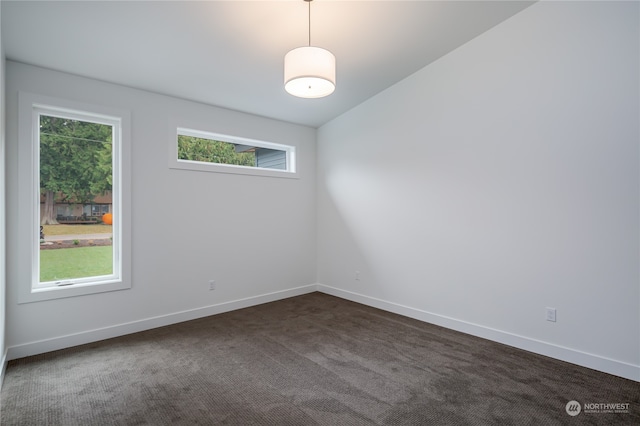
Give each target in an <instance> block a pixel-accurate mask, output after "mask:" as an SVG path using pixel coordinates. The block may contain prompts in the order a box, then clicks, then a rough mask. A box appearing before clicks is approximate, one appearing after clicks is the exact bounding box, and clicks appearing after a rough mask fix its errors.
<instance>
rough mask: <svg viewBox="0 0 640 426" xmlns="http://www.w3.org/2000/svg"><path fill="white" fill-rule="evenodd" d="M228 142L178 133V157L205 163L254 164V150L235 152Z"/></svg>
mask: <svg viewBox="0 0 640 426" xmlns="http://www.w3.org/2000/svg"><path fill="white" fill-rule="evenodd" d="M235 147H236V145H234V144H232V143H229V142H222V141H215V140H211V139H202V138H196V137H193V136H185V135H178V159H179V160H190V161H201V162H205V163H218V164H233V165H237V166H252V167H253V166H255V165H256V156H255V152H253V151H248V152H236V150H235Z"/></svg>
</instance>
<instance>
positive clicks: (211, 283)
mask: <svg viewBox="0 0 640 426" xmlns="http://www.w3.org/2000/svg"><path fill="white" fill-rule="evenodd" d="M215 289H216V282H215V280H210V281H209V291H211V290H215Z"/></svg>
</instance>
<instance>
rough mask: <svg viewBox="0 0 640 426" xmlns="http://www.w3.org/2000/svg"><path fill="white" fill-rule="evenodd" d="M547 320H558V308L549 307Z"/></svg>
mask: <svg viewBox="0 0 640 426" xmlns="http://www.w3.org/2000/svg"><path fill="white" fill-rule="evenodd" d="M547 321H551V322H556V308H547Z"/></svg>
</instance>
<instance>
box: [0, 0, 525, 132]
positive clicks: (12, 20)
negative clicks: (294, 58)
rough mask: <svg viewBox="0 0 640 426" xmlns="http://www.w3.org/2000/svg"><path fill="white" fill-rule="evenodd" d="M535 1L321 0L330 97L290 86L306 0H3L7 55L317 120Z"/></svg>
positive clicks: (314, 8)
mask: <svg viewBox="0 0 640 426" xmlns="http://www.w3.org/2000/svg"><path fill="white" fill-rule="evenodd" d="M531 3H532V2H526V1H468V2H467V1H358V0H352V1H336V0H315V1H313V2H312V4H311V44H312V45H317V46H320V47H323V48H325V49H328V50H330V51H331V52H333V54H334V55H335V56H336V61H337V85H336V90H335V92H334V93H333V94H332V95H330V96H328V97H326V98H322V99H300V98H295V97H293V96H291V95H289V94H287V93H286V92H285V91H284V87H283V58H284V55H285V54H286V53H287V52H288V51H289V50H291V49H293V48H295V47H299V46H304V45H306V44H307V41H308V40H307V37H308V4H307V3H306V2H304V1H302V0H283V1H266V0H263V1H200V2H193V1H139V2H126V1H70V2H63V1H43V2H36V1H7V0H4V1H2V6H1V7H2V36H3V37H2V40H3V43H4V46H5V53H6V56H7V59H10V60H15V61H19V62H24V63H28V64H33V65H38V66H42V67H46V68H51V69H54V70H59V71H65V72H69V73H73V74H77V75H81V76H86V77H91V78H94V79H99V80H103V81H108V82H113V83H117V84H121V85H125V86H130V87H135V88H139V89H144V90H149V91H153V92H157V93H162V94H167V95H171V96H176V97H180V98H184V99H189V100H193V101H197V102H202V103H206V104H211V105H217V106H222V107H225V108H230V109H234V110H239V111H244V112H248V113H252V114H257V115H262V116H266V117H271V118H275V119H279V120H284V121H288V122H293V123H299V124H303V125H308V126H312V127H318V126H320V125H322V124H324V123H326V122H327V121H329V120H331V119H332V118H334V117H336V116H338V115H340V114H342V113H343V112H345V111H347V110H349V109H351V108H353V107H354V106H356V105H358V104H359V103H361V102H363V101H364V100H366V99H368V98H370V97H371V96H374V95H375V94H377V93H379V92H380V91H382V90H384V89H386V88H387V87H389V86H391V85H393V84H394V83H396V82H398V81H400V80H402V79H403V78H405V77H407V76H409V75H410V74H412V73H414V72H416V71H417V70H419V69H421V68H423V67H424V66H426V65H428V64H429V63H431V62H433V61H435V60H437V59H438V58H440V57H441V56H443V55H445V54H446V53H448V52H450V51H452V50H453V49H456V48H457V47H459V46H461V45H462V44H464V43H466V42H467V41H469V40H471V39H473V38H475V37H476V36H478V35H480V34H482V33H483V32H485V31H487V30H488V29H489V28H491V27H493V26H495V25H497V24H498V23H500V22H502V21H504V20H505V19H508V18H509V17H510V16H512V15H514V14H516V13H518V12H519V11H521V10H523V9H524V8H526V7H528V6H529V5H530V4H531Z"/></svg>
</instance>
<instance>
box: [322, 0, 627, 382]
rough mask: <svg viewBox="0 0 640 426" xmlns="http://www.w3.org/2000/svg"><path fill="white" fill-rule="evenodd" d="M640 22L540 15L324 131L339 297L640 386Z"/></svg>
mask: <svg viewBox="0 0 640 426" xmlns="http://www.w3.org/2000/svg"><path fill="white" fill-rule="evenodd" d="M638 7H639V5H638V3H635V2H634V3H631V2H629V3H604V2H603V3H600V2H597V3H596V2H579V3H578V2H543V3H537V4H535V5H533V6H531V7H530V8H528V9H526V10H524V11H523V12H521V13H519V14H518V15H516V16H514V17H513V18H511V19H509V20H507V21H505V22H503V23H502V24H500V25H498V26H496V27H494V28H493V29H491V30H489V31H488V32H486V33H485V34H483V35H481V36H479V37H477V38H476V39H474V40H472V41H471V42H469V43H467V44H466V45H464V46H462V47H460V48H459V49H457V50H455V51H454V52H452V53H450V54H448V55H446V56H445V57H443V58H441V59H440V60H438V61H437V62H435V63H433V64H431V65H429V66H427V67H426V68H424V69H422V70H421V71H419V72H417V73H416V74H414V75H412V76H410V77H409V78H407V79H405V80H404V81H402V82H400V83H398V84H396V85H395V86H393V87H391V88H390V89H388V90H386V91H384V92H382V93H380V94H379V95H377V96H375V97H374V98H371V99H370V100H368V101H367V102H365V103H363V104H362V105H360V106H358V107H356V108H354V109H353V110H351V111H349V112H348V113H346V114H344V115H343V116H341V117H339V118H337V119H335V120H333V121H332V122H330V123H328V124H326V125H325V126H323V127H321V128H320V129H319V132H318V171H319V173H318V218H319V221H318V235H319V237H318V238H319V243H318V278H319V279H318V281H319V282H320V283H321V284H323V285H325V286H326V291H328V292H330V293H333V294H337V295H340V296H343V297H347V298H350V299H353V300H357V301H361V302H364V303H369V304H371V305H375V306H380V307H383V308H385V309H389V310H393V311H396V312H401V313H404V314H407V315H410V316H414V317H417V318H420V319H424V320H427V321H432V322H435V323H438V324H442V325H445V326H447V327H452V328H455V329H459V330H462V331H466V332H469V333H473V334H476V335H480V336H484V337H488V338H491V339H494V340H497V341H502V342H505V343H508V344H511V345H515V346H518V347H522V348H525V349H528V350H532V351H535V352H539V353H544V354H547V355H551V356H555V357H557V358H561V359H565V360H568V361H571V362H575V363H578V364H581V365H586V366H589V367H592V368H596V369H600V370H603V371H608V372H610V373H613V374H618V375H621V376H625V377H629V378H633V379H635V380H640V292H639V287H640V285H639V282H640V280H639V268H638V266H639V265H638V262H639V251H640V250H639V230H640V229H639V213H640V208H639V179H638V178H639V165H638V163H639V158H638V157H639V150H638V143H639V138H640V135H639V118H638V117H639V114H640V108H639V99H640V98H639V82H638V76H639V75H640V68H639V64H638V63H639V38H640V37H639V36H640V34H639V24H638V22H639V17H640V15H639V11H638ZM356 270H358V271H360V280H356V279H355V271H356ZM546 307H553V308H556V309H557V322H556V323H552V322H547V321H546V320H545V308H546Z"/></svg>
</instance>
